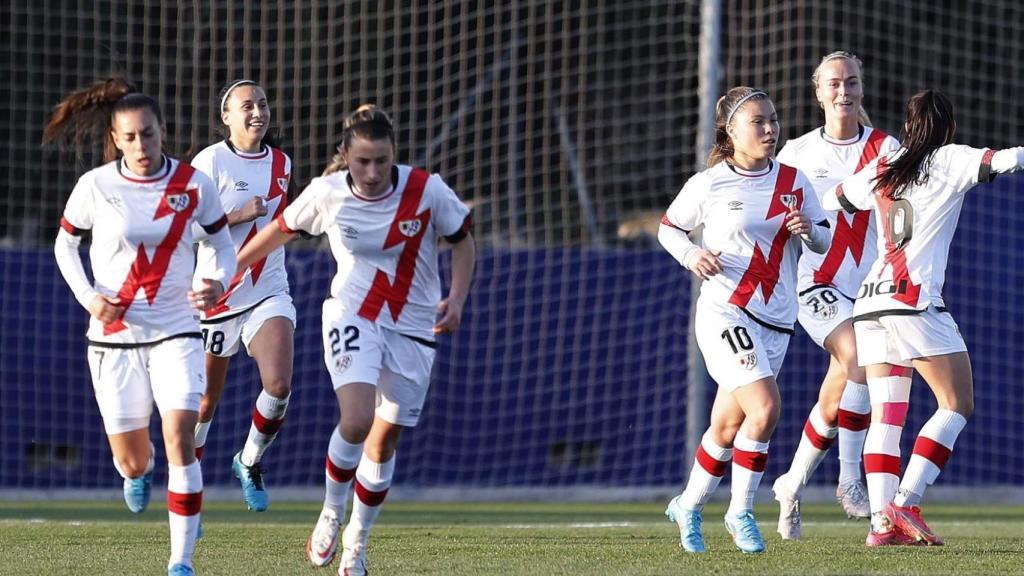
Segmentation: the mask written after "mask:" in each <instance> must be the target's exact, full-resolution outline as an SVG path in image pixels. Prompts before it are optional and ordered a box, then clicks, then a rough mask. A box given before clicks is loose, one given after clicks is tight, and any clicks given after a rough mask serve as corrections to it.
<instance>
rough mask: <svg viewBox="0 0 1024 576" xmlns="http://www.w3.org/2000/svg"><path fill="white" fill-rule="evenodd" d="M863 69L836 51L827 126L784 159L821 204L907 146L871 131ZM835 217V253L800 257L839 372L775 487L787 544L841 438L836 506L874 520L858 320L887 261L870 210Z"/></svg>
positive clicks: (804, 305) (804, 288)
mask: <svg viewBox="0 0 1024 576" xmlns="http://www.w3.org/2000/svg"><path fill="white" fill-rule="evenodd" d="M861 70H862V67H861V62H860V59H858V58H857V57H856V56H854V55H853V54H850V53H848V52H833V53H831V54H828V55H826V56H825V57H824V58H822V59H821V62H820V63H819V64H818V67H817V68H816V69H815V70H814V74H813V76H812V82H813V83H814V94H815V97H816V98H817V100H818V104H819V105H820V106H821V109H822V111H823V112H824V114H825V125H824V126H822V127H820V128H816V129H814V130H812V131H810V132H808V133H807V134H804V135H803V136H801V137H799V138H796V139H794V140H790V141H789V142H787V143H786V146H785V147H783V148H782V151H781V152H779V155H778V160H779V162H781V163H783V164H788V165H791V166H795V167H796V168H798V169H799V170H800V171H801V172H803V173H804V174H806V175H807V176H808V178H809V179H810V181H811V185H813V186H814V193H815V194H816V195H817V196H818V199H819V200H820V199H821V195H822V194H824V193H825V191H827V190H828V189H829V188H831V187H832V186H835V185H836V184H837V183H839V182H841V181H842V180H843V179H844V178H846V177H848V176H850V175H851V174H854V173H856V172H858V171H860V170H861V169H863V168H864V167H865V166H867V165H868V164H870V163H871V162H872V161H873V160H874V159H875V158H877V157H878V156H879V155H880V154H885V153H888V152H891V151H893V150H896V149H897V148H899V142H898V141H897V140H896V139H895V138H893V137H892V136H889V135H887V134H886V133H885V132H882V131H881V130H878V129H876V128H872V127H871V122H870V119H869V118H868V117H867V114H866V113H865V112H864V108H863V107H862V106H861V102H862V101H863V99H864V84H863V77H862V73H861ZM826 216H827V217H828V221H829V226H830V227H831V229H832V230H833V235H832V245H831V246H830V247H829V249H828V252H826V253H825V254H816V253H814V252H811V251H804V253H803V254H802V255H801V256H800V263H799V266H798V269H797V278H798V279H797V292H798V294H799V299H800V309H799V310H800V311H799V313H798V314H797V319H798V320H799V321H800V325H801V326H803V328H804V330H805V331H806V332H807V334H808V335H810V337H811V339H812V340H814V342H815V344H817V345H818V346H820V347H821V348H822V349H824V350H826V351H827V352H828V353H829V356H830V358H829V366H828V372H827V373H826V374H825V378H824V380H823V381H822V383H821V390H820V392H819V394H818V401H817V403H816V404H815V405H814V407H812V408H811V412H810V414H809V415H808V417H807V422H806V423H805V424H804V428H803V434H801V437H800V444H799V446H798V447H797V450H796V454H795V455H794V456H793V463H792V464H791V465H790V468H789V471H788V472H786V473H785V474H783V475H782V476H779V478H778V479H777V480H776V481H775V484H774V486H773V487H772V490H773V492H774V493H775V499H776V500H778V501H779V505H780V506H779V507H780V514H779V526H778V531H779V534H780V535H782V538H783V539H784V540H788V539H798V538H800V533H801V522H800V495H801V493H802V492H803V489H804V487H805V486H807V482H808V481H809V480H810V477H811V475H812V474H813V473H814V470H815V469H816V468H817V467H818V464H820V463H821V460H822V459H823V458H824V457H825V454H826V452H828V449H829V448H830V447H831V446H832V444H833V442H835V440H836V436H837V433H838V440H839V485H838V486H837V488H836V499H837V500H838V501H839V503H840V505H842V507H843V510H845V511H846V514H847V515H848V516H849V517H851V518H867V517H868V516H869V515H870V512H869V509H868V495H867V490H865V488H864V484H863V482H862V480H861V472H860V470H861V452H862V451H863V449H864V436H865V434H866V433H867V428H868V421H869V419H870V412H871V405H870V403H869V401H868V387H867V380H866V377H865V375H864V369H863V368H861V367H860V366H859V365H858V364H857V344H856V340H855V338H854V334H853V320H852V318H853V301H854V299H855V298H856V297H857V290H858V289H859V288H860V283H861V280H863V279H864V275H865V274H867V272H868V268H870V267H871V264H872V263H873V262H874V261H875V257H876V256H877V255H878V253H877V250H876V249H875V225H874V221H873V220H872V219H871V213H870V212H858V213H856V214H851V215H849V216H847V215H845V214H842V213H840V212H832V211H829V212H827V213H826Z"/></svg>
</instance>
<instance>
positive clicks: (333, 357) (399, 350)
mask: <svg viewBox="0 0 1024 576" xmlns="http://www.w3.org/2000/svg"><path fill="white" fill-rule="evenodd" d="M323 319H324V323H323V338H324V363H325V364H326V365H327V371H328V372H329V373H330V375H331V383H332V384H333V385H334V389H335V390H337V389H338V388H341V387H342V386H345V385H346V384H351V383H353V382H365V383H367V384H373V385H374V386H376V387H377V409H376V414H377V416H379V417H380V418H382V419H383V420H385V421H387V422H391V423H392V424H398V425H400V426H407V427H412V426H415V425H416V424H417V423H418V422H419V419H420V413H421V412H422V410H423V403H424V402H425V401H426V399H427V390H428V389H429V388H430V371H431V369H432V368H433V366H434V356H435V354H436V350H435V347H436V345H435V347H432V346H430V345H429V344H433V343H432V342H430V341H425V340H422V339H419V338H416V339H413V338H410V337H409V336H406V335H403V334H400V333H398V332H395V331H394V330H389V329H387V328H382V327H380V326H378V325H377V324H376V323H375V322H370V321H369V320H367V319H365V318H363V317H361V316H359V315H358V314H356V312H355V311H354V310H353V311H346V310H345V309H344V308H343V307H342V304H341V302H340V301H338V300H336V299H334V298H328V299H327V300H326V301H324V308H323Z"/></svg>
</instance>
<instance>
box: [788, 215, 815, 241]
mask: <svg viewBox="0 0 1024 576" xmlns="http://www.w3.org/2000/svg"><path fill="white" fill-rule="evenodd" d="M786 230H789V233H790V234H792V235H794V236H804V235H806V234H810V233H811V219H810V218H808V217H807V214H804V213H803V212H801V211H799V210H791V211H790V212H789V214H786Z"/></svg>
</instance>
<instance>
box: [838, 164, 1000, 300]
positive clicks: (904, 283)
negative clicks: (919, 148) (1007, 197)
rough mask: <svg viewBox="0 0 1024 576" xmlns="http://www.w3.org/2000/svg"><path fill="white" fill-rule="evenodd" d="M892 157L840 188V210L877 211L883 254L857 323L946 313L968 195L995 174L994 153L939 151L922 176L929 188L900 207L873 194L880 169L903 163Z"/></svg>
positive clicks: (911, 191) (911, 192)
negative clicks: (949, 270) (953, 249)
mask: <svg viewBox="0 0 1024 576" xmlns="http://www.w3.org/2000/svg"><path fill="white" fill-rule="evenodd" d="M902 153H903V150H902V149H901V150H897V151H895V152H890V153H889V154H887V155H885V156H882V157H880V158H879V160H878V161H877V162H875V163H874V164H873V165H871V166H869V167H868V168H866V169H864V170H862V171H860V172H858V173H857V174H855V175H853V176H851V177H850V178H848V179H846V180H844V181H843V182H842V183H841V184H839V185H838V187H837V188H836V195H837V196H838V197H839V199H840V203H841V204H842V205H843V206H844V208H846V209H847V210H848V211H849V210H850V209H857V210H870V209H874V219H875V223H876V225H877V226H878V228H879V230H881V231H882V233H880V234H878V240H877V245H878V253H879V257H878V259H876V260H875V263H874V265H872V267H871V270H870V271H869V272H868V275H867V276H866V277H865V278H864V282H863V284H862V285H861V287H860V291H859V293H858V295H857V302H856V304H855V305H854V308H853V314H854V318H855V319H864V318H871V317H878V316H884V315H886V314H907V313H914V312H916V311H921V310H925V309H927V308H928V307H929V306H936V307H938V308H942V307H944V302H943V300H942V286H943V284H944V283H945V279H946V261H947V258H948V256H949V245H950V243H951V242H952V241H953V234H954V233H955V232H956V224H957V221H958V220H959V219H960V209H961V207H962V206H963V202H964V194H965V193H966V192H967V191H968V190H970V189H971V188H972V187H974V186H975V185H977V184H978V183H979V180H980V179H983V178H986V177H987V175H988V174H990V167H991V161H992V156H993V155H994V154H995V152H994V151H992V150H986V149H978V148H971V147H969V146H962V145H958V144H949V145H946V146H943V147H941V148H939V149H938V150H936V151H935V152H934V153H933V154H932V156H931V158H930V159H929V160H927V163H926V164H925V167H924V169H925V170H927V173H928V179H927V181H926V182H925V183H924V184H920V185H911V186H910V187H909V188H908V189H907V190H906V191H905V194H904V197H903V199H901V200H896V201H893V200H890V199H889V198H887V197H886V196H884V195H882V194H881V193H880V192H879V191H877V190H876V189H875V182H874V179H875V177H876V176H877V175H878V172H879V169H880V168H881V167H883V166H885V165H886V164H887V163H888V162H889V161H890V160H893V159H895V158H898V156H899V154H902Z"/></svg>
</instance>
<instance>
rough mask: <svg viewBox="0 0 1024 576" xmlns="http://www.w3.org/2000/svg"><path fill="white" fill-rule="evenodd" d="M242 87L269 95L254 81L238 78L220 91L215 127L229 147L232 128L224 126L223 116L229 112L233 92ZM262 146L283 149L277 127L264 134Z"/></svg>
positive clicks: (261, 141)
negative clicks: (229, 101) (257, 89)
mask: <svg viewBox="0 0 1024 576" xmlns="http://www.w3.org/2000/svg"><path fill="white" fill-rule="evenodd" d="M240 86H255V87H257V88H259V89H260V90H263V93H264V94H266V93H267V91H266V89H264V88H263V86H260V85H259V84H257V83H256V82H255V81H253V80H245V79H243V78H236V79H234V80H232V81H230V82H228V83H227V84H225V85H224V86H223V87H222V88H221V89H220V92H218V93H217V108H216V118H215V120H214V123H213V125H214V126H217V127H218V128H217V131H218V132H220V134H221V136H223V137H224V141H225V142H227V143H228V144H229V145H232V144H231V128H230V127H229V126H228V125H226V124H224V121H223V120H221V114H223V113H224V112H227V110H228V97H229V96H230V95H231V92H233V91H234V90H235V88H238V87H240ZM268 100H269V97H268ZM260 145H261V146H270V147H272V148H281V146H280V145H279V144H278V134H277V128H276V127H270V128H268V129H267V131H266V132H265V133H264V134H263V138H262V139H261V140H260Z"/></svg>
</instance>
